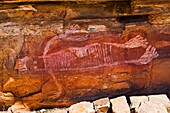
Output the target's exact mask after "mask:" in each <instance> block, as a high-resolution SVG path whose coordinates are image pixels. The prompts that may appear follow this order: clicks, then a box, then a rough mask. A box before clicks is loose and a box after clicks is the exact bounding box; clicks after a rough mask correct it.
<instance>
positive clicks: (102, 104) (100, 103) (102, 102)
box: [93, 98, 110, 113]
mask: <svg viewBox="0 0 170 113" xmlns="http://www.w3.org/2000/svg"><path fill="white" fill-rule="evenodd" d="M93 104H94V108H95V111H96V112H97V113H107V112H108V111H109V108H110V100H109V98H102V99H99V100H96V101H94V102H93Z"/></svg>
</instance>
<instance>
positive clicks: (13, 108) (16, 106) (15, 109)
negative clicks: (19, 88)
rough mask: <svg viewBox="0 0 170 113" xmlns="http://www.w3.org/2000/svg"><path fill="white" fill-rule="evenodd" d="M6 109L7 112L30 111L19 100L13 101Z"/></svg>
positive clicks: (21, 112)
mask: <svg viewBox="0 0 170 113" xmlns="http://www.w3.org/2000/svg"><path fill="white" fill-rule="evenodd" d="M7 111H8V113H30V111H29V109H28V108H26V106H25V105H24V104H23V103H22V102H21V101H18V102H15V104H14V105H12V106H11V107H9V108H8V110H7Z"/></svg>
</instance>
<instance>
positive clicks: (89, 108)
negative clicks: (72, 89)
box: [69, 102, 95, 113]
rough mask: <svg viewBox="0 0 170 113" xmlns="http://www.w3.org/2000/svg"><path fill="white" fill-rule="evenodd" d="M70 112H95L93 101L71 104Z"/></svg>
mask: <svg viewBox="0 0 170 113" xmlns="http://www.w3.org/2000/svg"><path fill="white" fill-rule="evenodd" d="M69 113H95V111H94V109H93V104H92V103H90V102H80V103H77V104H74V105H72V106H70V107H69Z"/></svg>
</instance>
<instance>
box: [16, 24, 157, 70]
mask: <svg viewBox="0 0 170 113" xmlns="http://www.w3.org/2000/svg"><path fill="white" fill-rule="evenodd" d="M122 40H123V39H121V37H120V35H119V34H116V33H111V32H107V33H104V32H100V33H89V32H88V31H83V30H80V29H78V27H77V26H73V27H70V28H69V30H66V32H65V33H64V34H61V35H59V36H55V37H53V38H51V39H50V40H48V41H47V42H46V44H45V47H42V46H41V49H39V51H38V52H37V53H40V54H39V55H34V56H31V57H28V56H25V57H23V58H20V59H19V71H20V72H22V73H28V72H49V70H51V71H52V72H55V71H67V70H89V69H94V68H100V67H107V66H109V67H110V66H114V65H121V64H135V65H144V64H148V63H149V62H151V61H152V59H154V58H157V57H158V56H159V55H158V53H157V52H156V49H155V48H154V47H152V46H151V45H149V44H148V42H147V40H146V39H145V38H144V37H142V36H140V35H137V36H136V37H134V38H131V39H130V40H128V41H126V42H123V41H122ZM134 52H135V56H134ZM132 53H133V54H132Z"/></svg>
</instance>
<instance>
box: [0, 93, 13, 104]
mask: <svg viewBox="0 0 170 113" xmlns="http://www.w3.org/2000/svg"><path fill="white" fill-rule="evenodd" d="M0 103H3V104H4V105H5V106H6V107H10V106H11V105H13V104H14V103H15V97H14V95H13V94H12V93H10V92H8V93H2V92H0Z"/></svg>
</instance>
